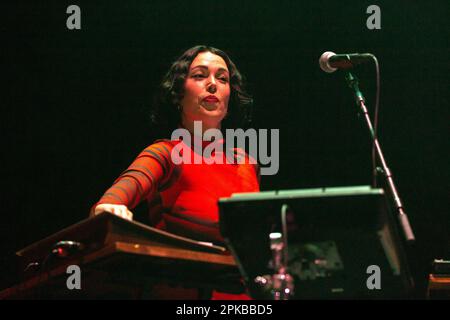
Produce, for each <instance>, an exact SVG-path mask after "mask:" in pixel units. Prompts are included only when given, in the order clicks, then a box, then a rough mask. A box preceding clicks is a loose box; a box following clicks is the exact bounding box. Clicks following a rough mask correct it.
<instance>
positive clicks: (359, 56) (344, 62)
mask: <svg viewBox="0 0 450 320" xmlns="http://www.w3.org/2000/svg"><path fill="white" fill-rule="evenodd" d="M370 59H372V54H371V53H348V54H347V53H344V54H336V53H334V52H331V51H327V52H324V53H323V54H322V55H321V56H320V59H319V65H320V68H321V69H322V70H323V71H325V72H327V73H331V72H335V71H336V70H337V69H350V68H353V67H354V66H356V65H358V64H361V63H364V62H366V61H369V60H370Z"/></svg>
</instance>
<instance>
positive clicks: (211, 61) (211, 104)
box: [181, 52, 230, 130]
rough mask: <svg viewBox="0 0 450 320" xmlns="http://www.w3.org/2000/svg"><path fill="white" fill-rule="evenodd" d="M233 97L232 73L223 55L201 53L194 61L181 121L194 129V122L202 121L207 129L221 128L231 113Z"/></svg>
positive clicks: (188, 77)
mask: <svg viewBox="0 0 450 320" xmlns="http://www.w3.org/2000/svg"><path fill="white" fill-rule="evenodd" d="M229 98H230V75H229V71H228V67H227V64H226V63H225V61H224V60H223V59H222V57H220V56H218V55H215V54H213V53H211V52H201V53H199V54H198V55H197V57H195V59H194V61H192V63H191V66H190V67H189V72H188V76H187V78H186V81H185V84H184V96H183V99H182V100H181V108H182V115H181V120H182V124H183V126H184V127H185V128H188V129H192V128H193V123H194V121H202V127H203V130H207V129H209V128H220V123H221V121H222V120H223V118H224V117H225V115H226V114H227V109H228V100H229Z"/></svg>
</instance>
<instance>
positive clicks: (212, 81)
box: [206, 77, 217, 93]
mask: <svg viewBox="0 0 450 320" xmlns="http://www.w3.org/2000/svg"><path fill="white" fill-rule="evenodd" d="M206 90H207V91H208V92H209V93H215V92H216V91H217V85H216V79H214V77H211V78H210V81H209V82H208V84H207V85H206Z"/></svg>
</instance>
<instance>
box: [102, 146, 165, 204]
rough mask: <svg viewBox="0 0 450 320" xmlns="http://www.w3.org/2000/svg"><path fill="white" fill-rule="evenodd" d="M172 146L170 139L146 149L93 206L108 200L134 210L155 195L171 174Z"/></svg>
mask: <svg viewBox="0 0 450 320" xmlns="http://www.w3.org/2000/svg"><path fill="white" fill-rule="evenodd" d="M172 148H173V145H172V144H171V143H170V142H169V141H160V142H157V143H155V144H152V145H150V146H149V147H147V148H145V149H144V150H143V151H142V152H141V153H140V154H139V155H138V156H137V157H136V159H135V160H134V161H133V163H131V165H130V166H129V167H128V168H127V169H126V170H125V171H124V172H122V174H121V175H120V176H119V177H118V178H117V179H116V180H115V181H114V183H113V185H112V186H111V187H110V188H109V189H108V190H107V191H106V192H105V194H104V195H103V196H102V197H101V199H100V200H99V201H98V202H97V203H96V204H95V205H94V207H93V208H95V207H96V206H97V205H99V204H102V203H111V204H121V205H125V206H127V207H128V208H129V209H133V208H134V207H136V206H137V205H138V204H139V203H140V202H141V201H143V200H144V199H147V198H148V197H149V196H151V195H152V194H154V193H155V192H156V191H157V190H158V188H159V186H161V185H164V184H165V183H167V181H169V180H170V178H171V175H172V174H173V171H174V164H173V162H172V161H171V157H170V154H171V151H172Z"/></svg>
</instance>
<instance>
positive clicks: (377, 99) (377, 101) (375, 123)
mask: <svg viewBox="0 0 450 320" xmlns="http://www.w3.org/2000/svg"><path fill="white" fill-rule="evenodd" d="M370 57H371V58H372V59H373V61H374V63H375V72H376V77H377V93H376V97H375V111H374V120H373V133H374V139H373V140H372V168H373V173H372V174H373V176H372V187H373V188H376V186H377V175H378V167H377V156H376V151H375V139H378V113H379V111H380V66H379V64H378V60H377V57H375V56H374V55H373V54H370Z"/></svg>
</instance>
